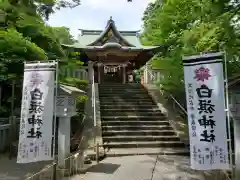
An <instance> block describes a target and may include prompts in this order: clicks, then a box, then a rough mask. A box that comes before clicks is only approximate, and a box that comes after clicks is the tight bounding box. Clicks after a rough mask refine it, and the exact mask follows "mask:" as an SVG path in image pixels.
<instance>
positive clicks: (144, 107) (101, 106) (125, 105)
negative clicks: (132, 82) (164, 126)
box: [100, 103, 158, 109]
mask: <svg viewBox="0 0 240 180" xmlns="http://www.w3.org/2000/svg"><path fill="white" fill-rule="evenodd" d="M100 108H101V109H102V108H103V109H104V108H111V109H113V108H124V109H128V108H138V109H150V108H158V106H157V105H154V104H150V105H149V104H135V105H133V104H117V103H115V104H105V105H103V104H100Z"/></svg>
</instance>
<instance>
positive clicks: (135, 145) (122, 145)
mask: <svg viewBox="0 0 240 180" xmlns="http://www.w3.org/2000/svg"><path fill="white" fill-rule="evenodd" d="M103 147H104V148H139V147H142V148H146V147H148V148H150V147H162V148H163V147H167V148H175V147H182V148H184V144H183V143H182V142H180V141H171V142H168V141H142V142H141V141H131V142H109V143H104V144H103Z"/></svg>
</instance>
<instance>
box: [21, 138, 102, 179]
mask: <svg viewBox="0 0 240 180" xmlns="http://www.w3.org/2000/svg"><path fill="white" fill-rule="evenodd" d="M83 142H84V136H83V137H82V138H81V141H80V143H79V145H78V147H80V146H81V144H82V143H83ZM93 148H96V154H95V158H96V159H95V160H96V161H94V162H93V163H85V158H86V156H85V155H84V151H86V150H88V149H93ZM98 160H99V144H98V143H97V144H96V145H93V146H88V147H87V148H86V149H84V150H83V149H80V150H78V151H76V152H75V153H73V154H71V155H70V156H69V157H67V158H65V159H64V161H65V167H64V168H59V167H58V164H57V162H53V163H52V164H49V165H47V166H46V167H45V168H43V169H42V170H40V171H39V172H37V173H35V174H32V175H29V177H26V178H25V180H46V179H47V180H71V179H75V178H76V177H77V176H79V175H80V174H84V173H85V172H86V171H87V170H88V168H90V167H92V166H94V165H96V164H98V162H99V161H98Z"/></svg>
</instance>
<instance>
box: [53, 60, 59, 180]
mask: <svg viewBox="0 0 240 180" xmlns="http://www.w3.org/2000/svg"><path fill="white" fill-rule="evenodd" d="M55 63H56V72H55V73H56V74H55V83H54V84H55V96H54V119H53V123H54V125H53V126H54V135H53V139H54V141H53V158H54V161H55V163H56V164H55V167H54V175H53V176H54V180H55V179H56V177H57V161H58V159H57V155H56V148H57V137H56V131H57V130H58V129H57V127H56V126H57V95H58V68H59V67H58V61H55Z"/></svg>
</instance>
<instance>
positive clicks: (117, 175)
mask: <svg viewBox="0 0 240 180" xmlns="http://www.w3.org/2000/svg"><path fill="white" fill-rule="evenodd" d="M156 158H157V156H156V155H153V156H147V155H143V156H124V157H111V158H106V159H105V160H103V161H102V162H101V163H100V164H98V165H96V166H94V167H92V168H90V169H89V170H88V172H87V173H86V174H84V175H77V176H75V177H71V178H70V179H71V180H205V178H204V177H203V175H202V174H200V173H199V172H196V171H193V170H191V169H190V168H189V158H188V157H183V156H159V157H158V160H157V163H156V167H155V171H154V173H152V171H153V167H154V164H155V162H156ZM152 174H153V176H152Z"/></svg>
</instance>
